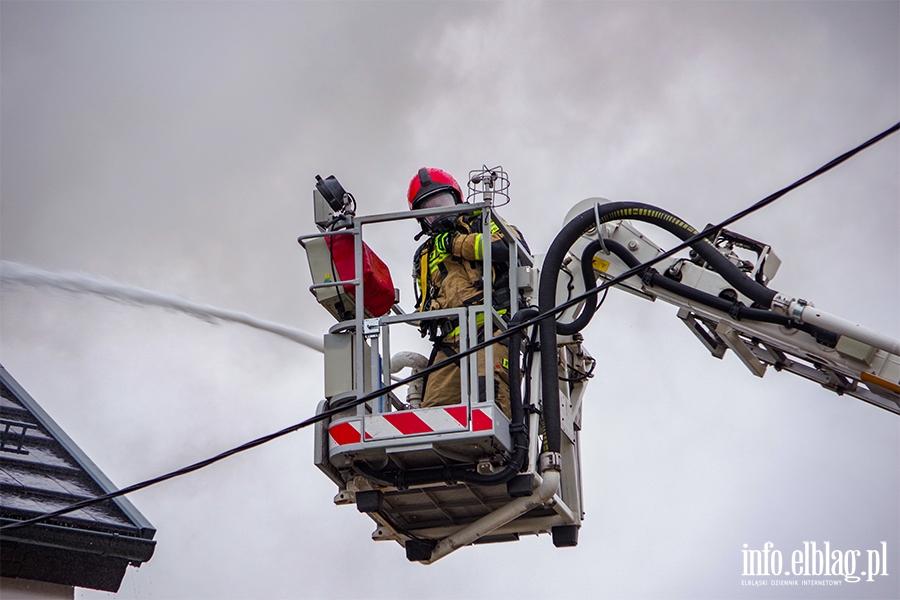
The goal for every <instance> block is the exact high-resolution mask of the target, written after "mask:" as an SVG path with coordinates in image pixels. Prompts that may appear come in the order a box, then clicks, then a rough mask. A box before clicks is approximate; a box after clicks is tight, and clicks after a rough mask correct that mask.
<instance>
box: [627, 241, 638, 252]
mask: <svg viewBox="0 0 900 600" xmlns="http://www.w3.org/2000/svg"><path fill="white" fill-rule="evenodd" d="M640 247H641V245H640V244H639V243H638V241H637V240H631V241H629V242H628V249H629V250H631V251H632V252H634V251H635V250H637V249H638V248H640Z"/></svg>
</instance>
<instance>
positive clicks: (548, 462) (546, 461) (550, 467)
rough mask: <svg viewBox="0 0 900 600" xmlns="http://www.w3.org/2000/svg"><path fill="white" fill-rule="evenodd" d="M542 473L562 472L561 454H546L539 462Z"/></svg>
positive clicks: (542, 455)
mask: <svg viewBox="0 0 900 600" xmlns="http://www.w3.org/2000/svg"><path fill="white" fill-rule="evenodd" d="M538 468H539V470H540V472H541V473H544V472H546V471H562V456H560V454H559V452H544V453H543V454H541V457H540V459H539V460H538Z"/></svg>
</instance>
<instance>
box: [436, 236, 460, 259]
mask: <svg viewBox="0 0 900 600" xmlns="http://www.w3.org/2000/svg"><path fill="white" fill-rule="evenodd" d="M454 239H456V232H455V231H448V232H446V233H439V234H437V235H436V236H434V248H435V250H437V251H438V252H440V253H441V254H453V240H454Z"/></svg>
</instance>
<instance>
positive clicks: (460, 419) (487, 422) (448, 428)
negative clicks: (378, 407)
mask: <svg viewBox="0 0 900 600" xmlns="http://www.w3.org/2000/svg"><path fill="white" fill-rule="evenodd" d="M468 413H469V411H468V408H467V407H465V406H448V407H437V408H422V409H418V410H405V411H401V412H393V413H384V414H381V415H369V416H367V417H366V418H365V432H364V433H365V436H363V427H362V423H361V422H360V421H359V420H358V419H351V420H349V421H339V422H337V423H333V424H332V425H331V427H329V429H328V437H329V440H328V441H329V447H330V448H335V447H337V446H344V445H347V444H358V443H360V442H361V441H362V440H363V437H365V441H367V442H368V441H372V440H384V439H391V438H398V437H406V436H413V435H423V434H429V433H452V432H455V431H468V430H469V418H468V417H469V414H468ZM493 428H494V420H493V416H492V410H491V409H490V408H476V409H474V410H473V411H472V427H471V430H472V431H489V430H492V429H493Z"/></svg>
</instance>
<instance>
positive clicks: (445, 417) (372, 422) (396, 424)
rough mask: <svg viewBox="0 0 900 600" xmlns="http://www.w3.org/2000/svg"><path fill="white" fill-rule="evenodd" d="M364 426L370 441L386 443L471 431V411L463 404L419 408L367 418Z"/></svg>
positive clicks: (368, 416)
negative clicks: (396, 438) (390, 439)
mask: <svg viewBox="0 0 900 600" xmlns="http://www.w3.org/2000/svg"><path fill="white" fill-rule="evenodd" d="M365 423H366V439H367V440H368V439H370V438H369V436H371V439H374V440H383V439H385V438H395V437H404V436H408V435H421V434H423V433H443V432H449V431H465V430H467V429H469V410H468V408H467V407H465V406H462V405H459V406H447V407H443V406H441V407H436V408H420V409H418V410H404V411H401V412H394V413H384V414H381V415H367V416H366V420H365Z"/></svg>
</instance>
